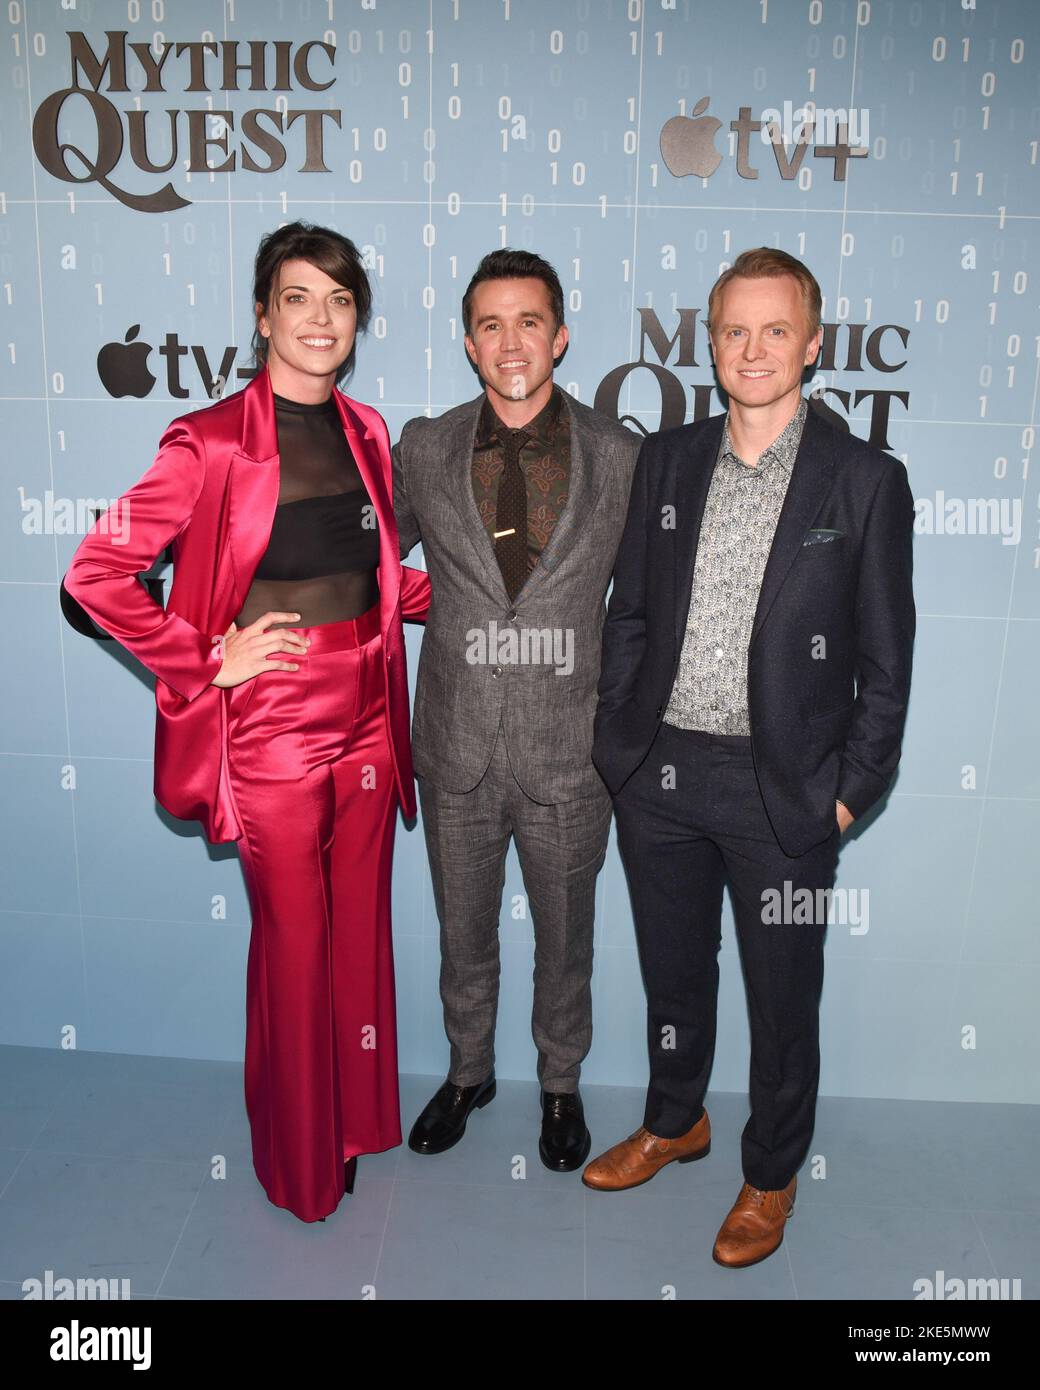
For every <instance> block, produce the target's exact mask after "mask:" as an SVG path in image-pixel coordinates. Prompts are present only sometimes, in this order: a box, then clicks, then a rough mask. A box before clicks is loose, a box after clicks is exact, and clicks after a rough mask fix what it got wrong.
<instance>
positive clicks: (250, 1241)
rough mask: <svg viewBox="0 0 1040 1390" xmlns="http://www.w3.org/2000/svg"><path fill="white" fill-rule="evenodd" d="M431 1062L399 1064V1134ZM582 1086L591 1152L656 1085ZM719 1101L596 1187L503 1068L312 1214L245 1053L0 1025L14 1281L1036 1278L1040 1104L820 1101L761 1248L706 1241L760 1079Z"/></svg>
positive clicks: (548, 1286) (230, 1287)
mask: <svg viewBox="0 0 1040 1390" xmlns="http://www.w3.org/2000/svg"><path fill="white" fill-rule="evenodd" d="M440 1079H441V1078H437V1077H429V1076H406V1077H403V1078H402V1081H401V1101H402V1123H403V1125H404V1128H405V1131H406V1132H407V1129H408V1127H409V1126H410V1124H411V1122H412V1120H413V1119H414V1117H415V1115H416V1114H417V1113H418V1111H419V1110H420V1109H421V1108H422V1106H423V1104H424V1103H425V1102H426V1100H427V1099H428V1098H429V1097H430V1095H431V1094H432V1093H433V1091H434V1089H435V1088H436V1086H437V1084H438V1083H439V1080H440ZM582 1094H583V1096H584V1100H585V1109H586V1116H587V1119H588V1122H589V1127H590V1129H591V1131H592V1140H593V1153H594V1154H596V1153H599V1152H601V1151H602V1150H603V1149H604V1148H607V1147H608V1146H609V1145H610V1144H612V1143H614V1142H615V1141H616V1140H618V1139H620V1138H623V1137H624V1136H625V1135H626V1134H629V1133H631V1132H632V1131H633V1130H634V1129H635V1128H636V1127H637V1126H638V1125H639V1123H640V1120H641V1116H642V1095H641V1093H640V1092H637V1091H635V1090H631V1089H627V1088H621V1087H604V1086H589V1087H585V1088H583V1091H582ZM708 1113H709V1115H710V1117H711V1122H712V1131H713V1133H712V1151H711V1154H710V1155H709V1156H708V1157H707V1158H706V1159H703V1160H702V1161H700V1162H698V1163H693V1164H688V1165H685V1166H682V1167H680V1166H679V1165H677V1164H671V1165H670V1166H669V1167H667V1168H665V1169H663V1170H662V1171H661V1172H660V1173H659V1174H658V1175H657V1177H656V1178H655V1179H654V1180H653V1182H651V1183H648V1184H647V1185H646V1186H644V1187H641V1188H638V1189H636V1190H633V1191H630V1192H625V1193H618V1194H606V1193H594V1192H590V1191H588V1190H587V1189H586V1188H584V1187H583V1186H582V1184H581V1182H580V1180H579V1175H578V1174H577V1173H568V1174H556V1173H550V1172H548V1171H547V1170H546V1169H545V1168H543V1167H542V1165H541V1163H540V1161H539V1158H538V1149H537V1139H538V1123H539V1110H538V1089H537V1085H536V1083H534V1082H531V1083H526V1082H519V1081H500V1082H499V1086H498V1095H497V1097H496V1099H495V1100H494V1102H493V1103H492V1104H491V1105H489V1106H488V1107H486V1108H485V1109H484V1110H481V1111H477V1112H476V1113H475V1114H474V1115H473V1116H472V1118H471V1120H470V1123H469V1128H468V1130H467V1133H466V1135H465V1137H464V1139H463V1140H462V1142H461V1143H460V1144H459V1145H457V1146H456V1147H455V1148H454V1149H452V1150H451V1151H450V1152H448V1153H446V1154H442V1155H439V1156H437V1157H435V1158H420V1157H419V1156H418V1155H416V1154H413V1153H412V1152H411V1151H410V1150H409V1149H408V1148H407V1147H405V1146H403V1145H402V1146H401V1147H399V1148H397V1149H394V1150H392V1151H391V1152H389V1153H385V1154H378V1155H365V1156H364V1157H362V1158H361V1159H360V1160H359V1164H358V1180H357V1188H356V1191H355V1193H354V1194H353V1195H352V1196H349V1197H345V1198H344V1199H343V1202H342V1203H341V1205H340V1207H339V1209H338V1210H337V1211H336V1212H335V1213H334V1214H333V1215H332V1216H330V1217H329V1218H328V1220H327V1221H326V1222H324V1223H315V1224H312V1225H304V1224H303V1223H301V1222H299V1221H297V1220H296V1218H295V1217H293V1216H292V1215H291V1214H290V1213H288V1212H286V1211H282V1210H280V1209H278V1208H276V1207H273V1206H272V1205H271V1204H270V1203H269V1202H268V1201H267V1198H266V1197H265V1195H264V1192H263V1190H262V1189H261V1187H260V1185H259V1183H258V1182H257V1181H256V1178H255V1176H254V1174H253V1169H252V1164H251V1161H250V1153H249V1130H248V1125H247V1121H246V1116H245V1110H244V1106H243V1101H242V1084H241V1068H240V1067H238V1066H233V1065H229V1064H226V1063H214V1062H190V1061H181V1060H177V1059H171V1058H155V1057H133V1056H124V1055H119V1054H102V1053H85V1052H78V1053H68V1052H59V1051H57V1050H47V1049H39V1048H19V1047H4V1048H0V1296H2V1297H4V1298H7V1299H20V1298H22V1297H23V1296H24V1294H23V1288H22V1281H23V1280H26V1279H30V1278H36V1279H40V1280H43V1279H44V1278H45V1277H46V1271H47V1270H51V1271H52V1277H53V1278H54V1279H58V1278H61V1277H67V1278H73V1279H75V1278H92V1279H97V1278H102V1277H105V1278H112V1279H129V1281H130V1291H131V1294H132V1295H133V1296H136V1297H141V1298H151V1297H159V1298H179V1299H185V1298H187V1299H221V1298H246V1299H249V1298H277V1299H283V1298H300V1299H308V1298H349V1299H357V1298H361V1297H363V1296H365V1295H366V1292H367V1293H368V1296H371V1290H372V1289H373V1288H374V1290H375V1294H376V1296H377V1297H378V1298H380V1299H422V1298H465V1299H470V1298H481V1299H497V1298H522V1299H582V1298H589V1299H598V1298H608V1299H661V1298H666V1297H670V1296H674V1297H676V1298H682V1299H687V1298H708V1299H791V1298H799V1299H810V1300H811V1299H881V1298H885V1299H888V1298H894V1299H911V1298H913V1297H914V1283H915V1281H916V1280H919V1279H932V1280H934V1279H935V1277H936V1271H940V1270H941V1271H943V1272H944V1274H945V1276H946V1277H947V1278H951V1277H959V1278H962V1279H971V1278H975V1279H986V1278H1007V1279H1015V1278H1017V1279H1020V1280H1021V1297H1022V1298H1023V1299H1031V1298H1036V1297H1037V1294H1038V1291H1040V1278H1038V1272H1040V1271H1038V1266H1040V1189H1038V1188H1037V1187H1036V1185H1035V1184H1034V1183H1032V1182H1031V1181H1028V1180H1027V1179H1028V1178H1030V1176H1031V1173H1032V1163H1033V1158H1034V1155H1035V1153H1036V1151H1037V1147H1038V1141H1040V1109H1038V1108H1034V1107H1025V1106H1011V1105H988V1106H986V1105H949V1104H946V1105H943V1104H916V1103H911V1102H907V1101H880V1100H830V1099H826V1098H824V1099H821V1101H820V1104H819V1108H818V1112H817V1122H816V1134H815V1136H814V1140H813V1144H812V1149H811V1154H812V1156H814V1158H815V1167H816V1169H817V1170H818V1171H820V1172H821V1173H822V1174H824V1175H822V1176H819V1177H817V1178H816V1179H815V1180H814V1178H813V1176H812V1171H813V1167H814V1164H813V1162H812V1161H810V1162H807V1163H806V1165H805V1167H804V1168H803V1169H802V1172H801V1174H800V1175H799V1193H798V1206H797V1209H796V1211H795V1214H794V1216H793V1217H792V1219H791V1221H790V1222H789V1224H788V1227H787V1233H786V1236H785V1240H784V1244H783V1246H782V1247H781V1249H780V1250H778V1251H777V1253H776V1254H775V1255H773V1256H772V1257H771V1258H770V1259H768V1260H766V1261H764V1262H763V1263H762V1264H759V1265H757V1266H755V1267H753V1268H750V1269H746V1270H724V1269H720V1268H719V1267H718V1266H717V1265H715V1264H714V1263H713V1261H712V1259H711V1246H712V1241H713V1239H714V1236H715V1232H716V1231H717V1229H718V1226H719V1224H720V1222H721V1221H722V1218H723V1217H724V1215H725V1213H726V1211H727V1210H728V1209H729V1207H730V1205H731V1203H732V1202H733V1200H734V1198H735V1197H736V1195H737V1191H738V1189H739V1187H740V1182H741V1174H740V1164H739V1154H740V1131H741V1129H742V1127H743V1124H744V1121H745V1118H746V1114H747V1103H746V1099H745V1098H744V1097H743V1096H737V1095H732V1094H723V1093H720V1094H712V1095H709V1097H708ZM214 1155H224V1156H225V1158H226V1166H227V1175H226V1177H225V1178H223V1179H215V1178H214V1177H213V1176H212V1169H211V1163H212V1159H213V1156H214Z"/></svg>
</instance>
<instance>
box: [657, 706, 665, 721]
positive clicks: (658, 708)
mask: <svg viewBox="0 0 1040 1390" xmlns="http://www.w3.org/2000/svg"><path fill="white" fill-rule="evenodd" d="M662 714H664V705H658V706H657V718H658V719H660V717H661V715H662Z"/></svg>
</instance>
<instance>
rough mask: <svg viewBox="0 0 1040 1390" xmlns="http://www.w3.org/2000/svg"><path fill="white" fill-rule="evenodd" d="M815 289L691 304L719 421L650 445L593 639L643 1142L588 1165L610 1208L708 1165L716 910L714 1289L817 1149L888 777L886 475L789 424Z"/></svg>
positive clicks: (772, 1228)
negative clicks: (598, 639)
mask: <svg viewBox="0 0 1040 1390" xmlns="http://www.w3.org/2000/svg"><path fill="white" fill-rule="evenodd" d="M820 312H821V296H820V287H819V285H818V284H817V283H816V280H815V279H814V277H813V276H812V274H811V273H810V272H809V270H808V269H807V268H806V267H805V266H804V265H802V263H801V262H800V261H798V260H795V258H794V257H793V256H789V255H787V254H786V253H785V252H783V251H776V250H772V249H770V248H767V247H762V248H759V249H757V250H753V251H746V252H744V253H743V254H742V255H741V256H739V257H738V258H737V260H736V261H735V263H734V264H733V266H732V267H731V268H730V269H729V270H727V271H726V272H725V273H724V274H723V275H722V276H720V278H719V280H718V281H717V283H716V284H715V286H714V288H713V289H712V292H711V295H710V297H709V300H708V314H709V333H710V338H711V346H712V354H713V356H714V360H715V367H716V371H717V374H718V378H719V382H720V385H721V386H722V388H723V389H724V390H725V392H726V393H727V395H728V397H729V411H728V413H727V414H726V415H725V416H721V415H719V416H715V417H713V418H711V419H708V420H703V421H701V422H700V423H698V424H694V425H686V426H682V427H681V428H679V429H672V430H665V431H662V432H661V433H659V434H655V435H651V436H649V437H648V438H647V440H646V441H645V443H644V445H643V448H642V450H641V453H640V456H639V459H638V461H637V464H636V471H635V477H634V481H633V485H632V495H631V502H630V505H629V513H628V519H627V522H626V526H625V532H624V536H623V539H622V542H621V549H620V551H619V554H618V558H617V564H616V568H615V573H614V587H613V591H612V595H611V599H610V605H609V609H608V613H607V620H606V626H605V628H604V634H603V664H602V672H601V677H600V683H599V705H598V708H597V713H596V726H595V743H594V747H593V759H594V761H595V763H596V766H597V767H598V768H599V770H600V772H601V774H602V776H603V778H604V781H605V782H606V783H607V786H608V787H609V789H610V791H611V793H612V794H613V796H614V809H615V815H616V821H617V828H618V845H619V848H620V850H621V855H622V859H623V861H624V864H625V869H626V872H627V875H628V880H629V887H630V890H631V894H632V905H633V915H634V918H635V928H636V939H637V943H638V948H639V956H640V963H641V965H642V969H643V976H644V981H645V984H646V991H647V1006H648V1017H647V1036H648V1044H649V1051H650V1085H649V1089H648V1092H647V1100H646V1110H645V1113H644V1117H643V1125H642V1127H641V1128H640V1129H638V1130H637V1131H636V1132H635V1134H633V1135H631V1136H630V1137H629V1138H628V1139H625V1140H623V1141H622V1142H621V1143H619V1144H615V1145H614V1147H613V1148H611V1149H609V1150H608V1151H607V1152H606V1153H604V1154H602V1155H601V1156H600V1157H599V1158H597V1159H594V1160H593V1162H592V1163H590V1164H589V1165H588V1167H587V1168H586V1169H585V1172H584V1174H583V1181H584V1182H585V1183H586V1185H587V1186H589V1187H592V1188H596V1189H598V1190H601V1191H618V1190H621V1189H625V1188H629V1187H634V1186H636V1185H637V1184H639V1183H643V1182H646V1181H648V1180H649V1179H650V1178H652V1177H653V1176H654V1174H655V1173H656V1172H657V1171H658V1170H659V1169H660V1168H661V1167H662V1166H663V1165H664V1164H665V1163H669V1162H672V1161H673V1160H678V1161H679V1162H689V1161H691V1160H693V1159H696V1158H700V1157H703V1155H704V1154H706V1153H707V1152H708V1149H709V1146H710V1131H709V1126H708V1116H707V1112H706V1111H705V1110H704V1105H703V1101H704V1095H705V1092H706V1090H707V1086H708V1078H709V1076H710V1073H711V1064H712V1057H713V1053H714V1047H715V1018H716V1001H717V994H718V961H717V953H718V950H719V945H720V940H721V911H722V894H723V887H724V884H725V883H727V882H728V883H729V886H730V891H731V894H732V898H733V907H734V918H735V923H736V931H737V941H738V945H739V948H740V955H741V961H742V965H743V970H744V978H745V985H746V990H747V1001H748V1013H749V1018H750V1026H751V1074H750V1087H749V1090H750V1102H751V1115H750V1118H749V1120H748V1122H747V1125H746V1126H745V1128H744V1132H743V1136H742V1141H741V1158H742V1167H743V1174H744V1179H745V1181H744V1184H743V1186H742V1187H741V1190H740V1194H739V1196H738V1198H737V1201H736V1203H735V1205H734V1206H733V1208H732V1209H731V1211H730V1213H729V1215H728V1216H727V1217H726V1220H725V1221H724V1223H723V1225H722V1228H721V1230H720V1231H719V1234H718V1237H717V1239H716V1242H715V1246H714V1250H713V1252H712V1253H713V1255H714V1258H715V1260H716V1261H717V1262H718V1263H720V1264H723V1265H728V1266H743V1265H749V1264H754V1263H756V1262H757V1261H758V1260H761V1259H765V1258H766V1256H768V1255H770V1254H772V1252H773V1251H774V1250H775V1249H776V1248H777V1247H778V1246H779V1244H780V1242H781V1241H782V1239H783V1231H784V1223H785V1221H786V1219H787V1217H788V1216H789V1215H790V1213H791V1210H792V1208H793V1206H794V1196H795V1187H796V1182H797V1179H796V1176H795V1174H796V1173H797V1170H798V1168H799V1167H800V1165H801V1164H802V1162H803V1161H804V1159H805V1156H806V1153H807V1152H808V1148H809V1143H810V1140H811V1138H812V1130H813V1121H814V1115H815V1107H816V1092H817V1086H818V1082H819V1069H820V1054H819V1041H818V1039H819V998H820V991H821V988H822V983H823V942H824V934H825V929H826V920H827V907H828V905H829V901H830V891H831V889H832V888H833V884H834V876H835V870H836V865H837V858H838V849H839V845H840V841H841V835H842V833H843V832H844V831H845V829H846V828H847V827H848V826H849V825H850V824H851V822H852V821H853V820H855V819H858V818H859V817H861V816H863V815H864V813H865V812H866V811H868V810H869V809H870V808H871V807H872V806H873V805H874V804H875V803H876V802H877V801H878V800H879V799H880V798H881V797H882V796H883V795H884V793H885V792H886V790H887V789H888V786H889V783H890V782H891V779H892V776H893V774H894V772H895V769H896V765H897V763H898V761H899V753H900V744H901V740H902V734H903V725H904V721H905V718H906V706H907V698H908V695H909V688H910V667H911V658H912V652H913V639H914V627H915V613H914V600H913V589H912V583H911V576H912V541H913V519H914V513H913V497H912V494H911V492H910V487H909V483H908V482H907V476H906V469H905V468H904V467H903V465H902V463H900V462H899V461H898V460H897V459H894V458H892V457H891V456H889V455H888V454H885V453H883V452H881V451H880V450H879V449H875V448H873V447H871V446H870V445H868V444H866V443H864V442H862V441H861V440H859V439H856V438H855V437H853V436H852V435H848V434H845V433H842V432H841V431H840V430H838V429H835V428H834V427H833V426H832V425H830V424H828V423H827V422H826V421H825V420H824V419H823V418H822V416H820V415H819V414H817V413H816V412H815V411H813V410H810V409H809V408H808V402H807V401H806V400H805V399H803V397H802V394H801V383H802V376H803V372H804V371H805V369H806V368H807V367H810V366H811V365H812V364H813V363H814V362H815V360H816V357H817V355H818V353H819V349H820V341H821V327H820Z"/></svg>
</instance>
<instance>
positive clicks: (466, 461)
mask: <svg viewBox="0 0 1040 1390" xmlns="http://www.w3.org/2000/svg"><path fill="white" fill-rule="evenodd" d="M483 404H484V396H483V395H480V396H478V397H477V398H476V400H473V401H469V402H468V403H467V406H466V409H465V410H464V411H461V412H460V413H459V416H458V418H457V419H456V420H455V422H454V424H453V426H452V431H451V434H450V435H449V437H448V445H447V460H446V467H447V469H448V472H449V486H448V494H449V496H450V497H451V500H452V502H453V503H454V504H455V507H456V509H457V511H458V513H459V516H460V517H461V518H462V524H463V527H464V528H465V531H466V534H467V535H468V536H469V538H470V541H471V542H472V544H473V547H474V549H475V550H476V552H477V555H478V557H479V559H480V562H481V568H482V569H483V570H485V571H486V573H487V575H488V579H489V582H490V583H492V584H494V585H496V586H497V588H498V589H499V592H500V593H501V596H502V602H503V603H504V604H505V603H508V601H509V595H508V594H507V592H506V586H505V583H504V582H503V579H502V571H501V569H500V568H499V564H498V556H497V555H496V554H495V547H494V545H493V544H492V541H491V537H490V536H489V535H488V533H487V530H486V528H485V526H484V523H483V521H482V520H481V516H480V512H479V511H478V510H477V499H476V498H475V497H474V496H473V443H474V440H475V439H476V437H477V425H478V423H479V421H480V411H481V407H482V406H483Z"/></svg>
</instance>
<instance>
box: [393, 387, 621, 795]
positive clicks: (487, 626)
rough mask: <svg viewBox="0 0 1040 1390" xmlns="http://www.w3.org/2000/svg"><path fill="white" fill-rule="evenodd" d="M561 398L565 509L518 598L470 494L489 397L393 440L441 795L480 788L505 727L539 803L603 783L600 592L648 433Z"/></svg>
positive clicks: (424, 717)
mask: <svg viewBox="0 0 1040 1390" xmlns="http://www.w3.org/2000/svg"><path fill="white" fill-rule="evenodd" d="M562 394H563V402H564V409H566V410H567V411H569V413H570V423H571V484H570V490H569V493H568V498H567V504H566V506H565V507H564V509H563V513H562V515H561V516H560V519H559V521H558V522H557V524H556V527H555V529H554V531H553V533H552V535H551V537H550V538H549V543H548V545H547V546H546V547H545V549H544V551H543V552H542V555H541V556H540V558H539V561H538V564H537V565H536V566H535V568H534V569H533V570H532V571H531V573H530V574H529V575H528V577H527V581H526V583H525V584H524V587H523V588H522V589H521V590H520V592H519V594H518V595H517V596H516V599H515V601H514V602H512V603H511V602H510V600H509V595H508V594H507V592H506V588H505V585H504V583H503V581H502V573H501V570H500V569H499V566H498V560H497V558H496V556H495V551H494V546H493V543H492V541H491V539H490V537H489V536H488V534H487V531H486V530H485V528H484V524H483V522H482V521H481V518H480V513H479V512H478V510H477V504H476V501H475V499H474V497H473V483H472V474H471V468H472V463H473V441H474V438H475V435H476V430H477V422H478V420H479V418H480V409H481V406H482V404H483V402H484V396H483V394H481V395H480V396H478V397H477V398H476V399H475V400H472V401H467V402H466V404H465V405H460V406H456V407H455V408H454V409H453V410H449V411H447V412H446V413H445V414H444V415H441V416H439V417H438V418H437V419H434V420H431V419H427V418H426V417H425V416H419V417H417V418H416V419H414V420H409V421H408V423H407V424H406V425H405V427H404V429H403V431H402V433H401V438H400V440H399V442H398V443H397V444H396V445H395V446H394V449H393V465H394V511H395V513H396V517H397V527H398V531H399V533H400V540H401V557H402V559H403V558H404V556H406V555H407V554H408V552H409V551H410V550H411V549H412V548H413V546H415V544H416V543H417V542H418V541H422V546H423V553H424V555H425V557H426V568H427V570H428V571H429V575H430V586H431V601H430V611H429V616H428V618H427V620H426V632H425V634H424V636H423V644H422V654H421V656H420V658H419V670H418V674H417V677H416V693H415V716H414V720H413V723H412V751H413V757H414V762H415V770H416V773H417V774H418V775H419V776H420V777H426V778H428V779H429V781H430V782H431V783H433V784H434V785H435V786H439V787H441V788H443V789H444V790H446V791H452V792H468V791H471V790H472V789H473V788H474V787H475V786H476V785H477V783H478V782H479V781H480V779H481V778H482V777H483V775H484V772H485V771H486V769H487V766H488V764H489V762H490V761H491V755H492V752H493V751H494V746H495V739H496V736H497V734H498V730H499V726H500V724H501V726H502V728H503V731H504V734H505V739H506V748H507V751H508V754H509V761H510V765H511V767H512V769H513V773H514V775H515V777H516V779H517V781H518V782H519V783H520V785H521V787H522V788H523V789H524V791H525V792H526V793H527V795H528V796H530V797H531V798H532V799H533V800H535V801H537V802H539V803H541V804H543V805H552V804H554V803H556V802H561V801H573V800H575V799H577V798H578V797H582V796H589V795H591V794H593V793H595V792H596V791H601V790H603V782H602V779H601V778H600V775H599V773H598V772H597V771H596V769H595V767H594V766H593V763H592V756H591V753H592V725H593V717H594V715H595V712H596V686H597V683H598V680H599V670H600V637H601V633H602V630H603V620H604V616H605V604H604V596H605V594H606V591H607V587H608V585H609V583H610V579H611V575H612V573H613V569H614V558H615V556H616V554H617V550H618V546H619V544H620V541H621V534H622V531H623V530H624V525H625V516H626V514H627V511H628V499H629V493H630V491H631V483H632V473H633V469H634V467H635V461H636V455H637V454H638V452H639V449H640V446H641V444H642V438H641V436H639V435H637V434H634V433H633V432H632V431H631V430H628V429H626V428H625V427H624V425H619V424H618V422H617V421H616V420H614V419H612V418H611V417H610V416H609V415H604V414H602V413H601V412H599V411H596V410H591V409H590V408H589V407H588V406H586V405H582V403H581V402H580V401H577V400H575V399H574V397H573V396H571V395H570V394H569V393H568V392H566V391H563V393H562ZM510 633H512V634H513V635H512V636H509V634H510ZM511 644H512V645H511Z"/></svg>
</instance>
